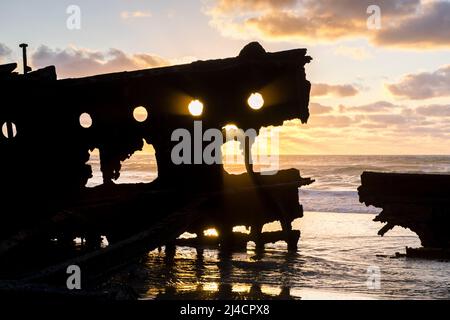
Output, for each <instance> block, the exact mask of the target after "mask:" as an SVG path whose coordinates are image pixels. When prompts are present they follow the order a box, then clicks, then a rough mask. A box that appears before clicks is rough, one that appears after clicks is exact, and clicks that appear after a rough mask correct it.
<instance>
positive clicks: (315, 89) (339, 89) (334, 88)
mask: <svg viewBox="0 0 450 320" xmlns="http://www.w3.org/2000/svg"><path fill="white" fill-rule="evenodd" d="M357 94H358V89H356V88H355V87H354V86H352V85H350V84H345V85H330V84H325V83H316V84H313V85H312V87H311V96H313V97H320V96H328V95H332V96H335V97H352V96H355V95H357Z"/></svg>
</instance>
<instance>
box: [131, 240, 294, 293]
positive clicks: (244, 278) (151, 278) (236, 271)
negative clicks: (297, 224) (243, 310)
mask: <svg viewBox="0 0 450 320" xmlns="http://www.w3.org/2000/svg"><path fill="white" fill-rule="evenodd" d="M284 254H285V261H284V263H285V264H290V263H292V262H293V261H291V260H292V259H294V258H293V257H292V256H293V255H294V254H292V253H290V254H288V253H286V252H284ZM262 257H264V251H259V252H256V251H255V250H253V249H251V248H250V249H249V250H248V251H247V252H241V253H231V252H228V251H221V250H215V249H214V250H213V249H202V248H197V249H192V248H187V247H177V248H176V249H175V248H167V250H160V251H158V250H155V251H153V252H150V253H149V255H148V257H147V259H146V260H145V261H143V265H142V266H141V267H140V268H139V270H134V272H133V274H134V276H136V275H138V277H137V278H142V279H137V281H136V282H139V281H141V282H140V284H141V285H140V286H139V288H138V291H139V295H140V296H141V297H145V298H150V299H164V300H171V299H175V300H178V299H186V300H189V299H192V300H199V299H200V300H218V299H221V300H249V299H251V300H265V299H282V300H289V299H299V297H294V296H292V295H291V289H290V286H289V284H288V283H286V282H287V281H283V279H287V278H288V275H286V277H283V270H287V269H289V267H288V266H286V267H280V266H278V267H277V268H276V269H275V270H273V267H274V265H273V264H270V263H266V262H262V261H261V260H260V259H261V258H262ZM150 270H151V271H150ZM268 270H271V271H270V272H273V271H274V273H273V277H276V283H279V284H280V285H275V284H274V285H269V284H267V282H266V281H260V280H261V279H260V277H259V273H260V272H261V271H268ZM274 280H275V279H274ZM283 283H284V284H283Z"/></svg>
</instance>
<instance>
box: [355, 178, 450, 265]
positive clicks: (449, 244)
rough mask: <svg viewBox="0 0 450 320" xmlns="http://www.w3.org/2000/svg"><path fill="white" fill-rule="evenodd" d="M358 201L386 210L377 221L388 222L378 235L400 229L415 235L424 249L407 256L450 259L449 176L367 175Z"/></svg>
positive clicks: (408, 253)
mask: <svg viewBox="0 0 450 320" xmlns="http://www.w3.org/2000/svg"><path fill="white" fill-rule="evenodd" d="M358 192H359V199H360V201H361V202H364V203H365V204H366V205H372V206H375V207H377V208H382V209H383V210H382V211H381V213H380V214H379V215H377V216H376V217H375V219H374V221H378V222H382V223H385V225H384V226H383V227H382V228H381V229H380V231H379V232H378V234H379V235H381V236H383V235H384V234H385V233H386V232H388V231H389V230H391V229H392V228H394V227H395V226H400V227H403V228H408V229H410V230H411V231H413V232H415V233H416V234H417V235H418V236H419V238H420V241H421V244H422V246H423V247H422V248H406V255H407V256H410V257H419V258H439V259H441V258H445V259H450V233H449V232H448V226H449V224H450V175H445V174H419V173H381V172H364V173H363V174H362V176H361V186H360V187H359V188H358Z"/></svg>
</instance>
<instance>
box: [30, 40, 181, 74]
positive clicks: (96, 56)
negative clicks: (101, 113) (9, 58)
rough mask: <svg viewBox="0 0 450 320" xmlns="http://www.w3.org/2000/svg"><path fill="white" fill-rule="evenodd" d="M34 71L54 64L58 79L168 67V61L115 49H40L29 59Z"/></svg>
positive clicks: (149, 55)
mask: <svg viewBox="0 0 450 320" xmlns="http://www.w3.org/2000/svg"><path fill="white" fill-rule="evenodd" d="M31 60H32V65H33V67H34V68H40V67H45V66H48V65H55V66H56V68H57V73H58V76H59V77H61V78H67V77H83V76H89V75H96V74H102V73H111V72H119V71H126V70H137V69H145V68H152V67H159V66H166V65H170V64H172V62H171V61H170V60H168V59H164V58H161V57H159V56H157V55H151V54H147V53H135V54H127V53H125V52H123V51H121V50H118V49H110V50H108V51H106V52H102V51H93V50H89V49H84V48H77V47H70V48H66V49H52V48H49V47H47V46H40V47H39V48H38V49H37V50H36V51H35V52H34V53H33V54H32V56H31Z"/></svg>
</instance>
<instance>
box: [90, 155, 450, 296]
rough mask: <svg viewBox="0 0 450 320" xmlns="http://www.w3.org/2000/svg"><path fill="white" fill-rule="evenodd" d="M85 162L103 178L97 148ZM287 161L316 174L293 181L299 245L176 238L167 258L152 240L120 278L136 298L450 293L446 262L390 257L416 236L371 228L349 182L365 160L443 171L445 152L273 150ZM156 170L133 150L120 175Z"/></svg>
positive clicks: (415, 243)
mask: <svg viewBox="0 0 450 320" xmlns="http://www.w3.org/2000/svg"><path fill="white" fill-rule="evenodd" d="M90 163H91V165H92V166H93V169H94V177H93V178H92V179H91V180H90V181H89V183H88V185H89V186H94V185H97V184H99V183H100V182H101V175H100V171H99V163H98V157H97V156H92V160H91V161H90ZM225 167H226V168H227V170H229V171H230V172H232V173H237V172H241V171H242V170H243V167H242V165H226V166H225ZM285 168H297V169H299V170H300V172H301V175H302V176H303V177H311V178H313V179H315V180H316V181H315V182H314V183H313V184H312V185H310V186H307V187H304V188H301V189H300V190H299V198H300V203H301V204H302V205H303V207H304V210H305V215H304V217H303V218H301V219H297V220H295V221H294V223H293V227H294V228H295V229H300V230H301V232H302V235H301V238H300V242H299V248H298V251H297V252H296V253H288V252H287V250H286V245H285V244H284V243H283V242H277V243H275V244H271V245H266V250H265V253H264V255H262V256H259V255H257V254H256V253H255V250H254V244H252V243H249V245H248V247H247V251H246V252H239V253H234V254H233V255H232V256H226V257H224V256H223V255H222V254H221V252H219V251H218V250H216V249H205V250H203V252H197V251H196V250H195V249H193V248H188V247H177V249H176V253H175V256H174V257H173V258H170V259H169V258H168V257H166V255H165V253H164V250H162V251H158V250H155V251H152V252H149V254H148V256H147V257H146V259H144V260H143V261H142V262H141V263H139V264H136V265H133V266H131V267H130V268H129V269H128V270H127V271H126V272H124V273H121V274H120V275H118V278H120V279H121V281H126V282H127V283H129V284H131V285H132V287H133V288H134V289H135V291H137V293H138V294H139V296H140V297H141V298H142V299H155V298H161V299H165V298H191V299H215V298H220V297H222V298H230V297H239V298H243V299H248V298H258V297H259V298H261V297H270V298H280V299H450V262H445V261H436V260H422V259H411V258H405V257H395V253H396V252H400V253H404V252H405V247H406V246H409V247H420V241H419V239H418V237H417V236H416V235H415V234H414V233H413V232H411V231H410V230H407V229H403V228H400V227H396V228H394V229H393V230H392V231H390V232H388V233H387V234H386V235H385V236H384V237H380V236H378V235H377V231H378V230H379V229H380V228H381V227H382V224H380V223H377V222H373V221H372V220H373V218H374V217H375V215H376V214H377V213H378V212H379V211H380V209H378V208H374V207H366V206H365V205H363V204H360V203H359V201H358V194H357V191H356V189H357V187H358V186H359V185H360V176H361V174H362V172H363V171H367V170H370V171H383V172H422V173H449V174H450V156H328V155H327V156H293V155H289V156H280V169H285ZM156 176H157V169H156V162H155V159H154V156H152V155H145V154H136V155H135V156H133V157H132V158H131V159H129V160H127V161H126V162H125V163H124V165H123V169H122V175H121V178H120V179H119V181H118V183H131V182H150V181H152V180H154V179H155V178H156ZM279 228H280V227H279V224H278V223H272V224H269V225H266V226H265V230H277V229H279Z"/></svg>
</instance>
